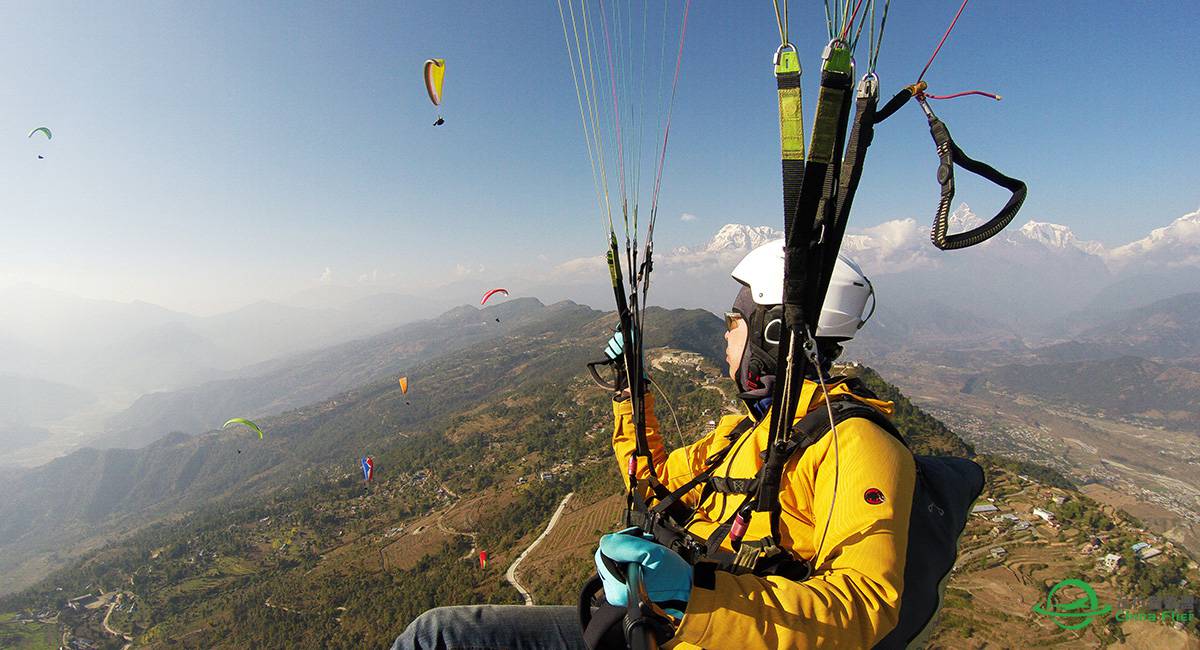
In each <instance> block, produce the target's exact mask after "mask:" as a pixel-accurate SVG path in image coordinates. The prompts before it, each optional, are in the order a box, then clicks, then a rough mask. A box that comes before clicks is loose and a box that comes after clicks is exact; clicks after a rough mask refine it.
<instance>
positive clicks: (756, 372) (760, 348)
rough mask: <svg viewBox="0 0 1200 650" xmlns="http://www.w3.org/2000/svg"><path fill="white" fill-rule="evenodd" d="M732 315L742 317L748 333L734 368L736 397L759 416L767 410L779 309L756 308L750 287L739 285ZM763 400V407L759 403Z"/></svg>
mask: <svg viewBox="0 0 1200 650" xmlns="http://www.w3.org/2000/svg"><path fill="white" fill-rule="evenodd" d="M733 311H735V312H737V313H738V314H740V315H741V316H742V320H744V321H745V322H746V326H747V328H748V329H749V334H748V336H747V337H746V347H745V349H744V350H743V351H742V359H741V361H740V362H738V368H737V386H738V390H740V391H741V394H740V395H738V397H741V398H742V400H743V401H745V402H746V404H747V405H748V406H749V407H750V409H751V411H754V412H755V413H756V414H758V415H760V416H761V415H762V413H763V412H765V411H766V407H767V406H769V402H770V397H771V391H772V389H773V387H774V385H775V375H776V371H775V366H776V365H777V363H776V361H777V356H778V353H779V336H780V335H781V334H782V333H783V307H782V306H781V305H759V304H756V303H755V302H754V297H753V295H752V294H751V293H750V287H747V286H744V285H743V286H742V289H741V291H738V295H737V297H736V298H734V301H733ZM763 400H766V402H767V403H762V402H763ZM757 407H761V408H757Z"/></svg>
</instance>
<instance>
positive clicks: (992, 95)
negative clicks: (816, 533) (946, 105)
mask: <svg viewBox="0 0 1200 650" xmlns="http://www.w3.org/2000/svg"><path fill="white" fill-rule="evenodd" d="M968 95H979V96H981V97H990V98H991V99H994V100H996V101H1000V95H997V94H996V93H989V92H986V91H983V90H964V91H963V92H961V93H953V94H950V95H931V94H929V93H921V96H922V97H927V98H929V99H954V98H956V97H966V96H968Z"/></svg>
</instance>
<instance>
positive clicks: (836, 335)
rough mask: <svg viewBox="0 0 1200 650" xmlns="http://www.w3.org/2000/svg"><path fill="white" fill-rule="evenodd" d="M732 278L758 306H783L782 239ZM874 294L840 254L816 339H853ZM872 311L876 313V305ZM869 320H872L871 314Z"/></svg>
mask: <svg viewBox="0 0 1200 650" xmlns="http://www.w3.org/2000/svg"><path fill="white" fill-rule="evenodd" d="M730 275H732V276H733V279H734V280H737V281H738V282H741V283H742V284H744V285H746V286H747V287H749V288H750V295H751V297H752V298H753V299H754V302H755V303H756V304H758V305H767V306H769V305H779V304H782V303H783V240H782V239H776V240H774V241H769V242H767V243H765V244H763V245H762V246H759V247H758V248H756V249H754V250H752V251H750V252H749V253H748V254H747V255H746V257H744V258H742V261H741V262H738V265H737V266H735V267H734V269H733V273H731V274H730ZM874 293H875V289H874V287H872V286H871V281H870V280H868V279H867V276H865V275H863V272H862V269H860V268H858V264H856V263H855V262H854V260H852V259H850V258H849V257H846V256H845V255H838V259H837V263H836V264H834V266H833V277H832V278H830V280H829V291H828V293H826V294H825V303H824V304H823V305H822V306H821V318H820V320H819V321H818V322H817V332H816V336H817V337H818V338H824V339H829V340H832V341H848V340H850V339H852V338H854V335H855V334H856V333H857V332H858V330H859V328H860V327H862V326H863V324H864V323H866V319H864V318H863V309H865V308H866V306H867V298H870V297H872V296H873V295H874ZM871 309H872V311H874V306H872V308H871ZM867 318H870V315H869V314H868V316H867Z"/></svg>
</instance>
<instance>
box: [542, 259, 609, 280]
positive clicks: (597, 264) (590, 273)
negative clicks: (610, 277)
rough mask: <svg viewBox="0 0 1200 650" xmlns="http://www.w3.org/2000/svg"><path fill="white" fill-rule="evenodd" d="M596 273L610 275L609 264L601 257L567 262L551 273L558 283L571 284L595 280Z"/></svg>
mask: <svg viewBox="0 0 1200 650" xmlns="http://www.w3.org/2000/svg"><path fill="white" fill-rule="evenodd" d="M596 273H604V274H607V273H608V262H607V261H605V259H604V257H603V256H601V255H595V256H592V257H577V258H575V259H572V260H567V261H565V262H563V263H561V264H559V265H558V266H556V267H554V269H553V270H552V271H551V272H550V277H552V278H554V279H555V280H556V281H566V282H570V281H573V280H576V281H577V280H580V279H585V278H587V279H590V278H593V277H595V274H596Z"/></svg>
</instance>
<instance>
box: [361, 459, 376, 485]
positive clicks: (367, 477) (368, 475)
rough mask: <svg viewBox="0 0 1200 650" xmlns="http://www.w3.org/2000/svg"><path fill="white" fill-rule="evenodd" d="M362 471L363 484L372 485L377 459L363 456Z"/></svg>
mask: <svg viewBox="0 0 1200 650" xmlns="http://www.w3.org/2000/svg"><path fill="white" fill-rule="evenodd" d="M362 471H363V482H364V483H370V482H371V479H373V478H375V459H374V458H371V457H370V456H363V459H362Z"/></svg>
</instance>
